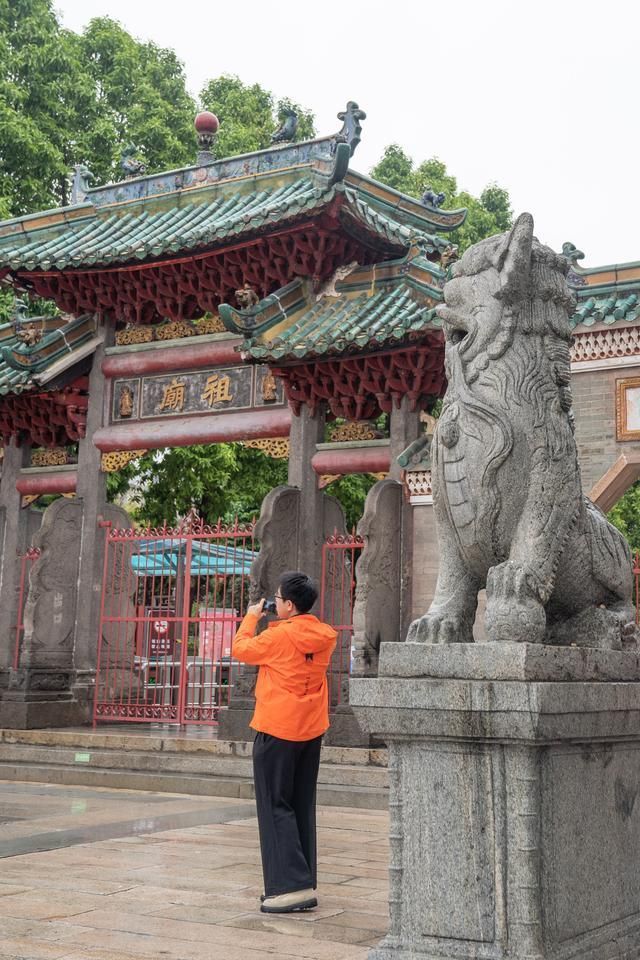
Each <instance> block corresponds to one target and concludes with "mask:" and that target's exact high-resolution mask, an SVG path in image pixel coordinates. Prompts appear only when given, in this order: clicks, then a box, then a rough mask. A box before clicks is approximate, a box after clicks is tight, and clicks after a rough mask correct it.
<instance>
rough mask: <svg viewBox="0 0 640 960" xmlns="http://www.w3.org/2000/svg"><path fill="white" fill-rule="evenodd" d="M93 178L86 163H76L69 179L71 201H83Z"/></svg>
mask: <svg viewBox="0 0 640 960" xmlns="http://www.w3.org/2000/svg"><path fill="white" fill-rule="evenodd" d="M95 179H96V178H95V177H94V175H93V174H92V173H91V170H90V169H89V167H88V166H87V165H86V163H76V164H75V165H74V168H73V178H72V180H71V203H84V201H85V200H86V199H87V192H88V191H89V189H90V185H91V181H92V180H95Z"/></svg>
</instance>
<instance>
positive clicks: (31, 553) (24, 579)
mask: <svg viewBox="0 0 640 960" xmlns="http://www.w3.org/2000/svg"><path fill="white" fill-rule="evenodd" d="M39 556H40V548H39V547H29V548H28V549H27V551H26V553H19V554H18V564H19V568H20V573H19V580H18V584H19V586H18V607H17V611H16V639H15V645H14V649H13V669H14V670H17V669H18V667H19V666H20V654H21V652H22V638H23V637H24V608H25V605H26V602H27V595H28V593H29V574H30V573H31V568H32V567H33V565H34V563H35V562H36V560H37V559H38V557H39Z"/></svg>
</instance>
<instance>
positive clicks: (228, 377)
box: [111, 366, 285, 423]
mask: <svg viewBox="0 0 640 960" xmlns="http://www.w3.org/2000/svg"><path fill="white" fill-rule="evenodd" d="M284 404H285V399H284V392H283V389H282V383H281V382H280V381H279V380H277V379H276V378H275V377H274V376H273V374H272V373H271V372H270V371H269V368H268V367H266V366H257V367H253V366H242V367H217V368H214V369H211V370H191V371H184V372H180V373H167V374H161V375H153V376H148V377H131V378H127V379H122V380H114V382H113V385H112V394H111V422H112V423H123V422H127V421H129V420H149V419H164V418H165V417H184V416H188V415H190V414H196V415H197V414H204V413H209V414H210V413H223V412H224V411H225V410H251V409H253V408H256V407H258V408H264V407H270V406H275V407H281V406H284Z"/></svg>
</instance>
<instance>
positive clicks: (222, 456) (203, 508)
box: [108, 443, 287, 526]
mask: <svg viewBox="0 0 640 960" xmlns="http://www.w3.org/2000/svg"><path fill="white" fill-rule="evenodd" d="M286 481H287V462H286V460H274V459H272V458H270V457H267V456H266V455H265V454H264V453H262V452H261V451H260V450H253V449H251V448H249V447H245V446H243V445H242V444H240V443H218V444H211V445H197V446H192V447H174V448H173V449H170V450H162V451H153V452H151V453H147V454H145V455H144V456H143V457H141V458H140V459H139V460H137V461H135V462H134V463H130V464H129V465H128V466H127V467H125V468H124V469H123V470H120V471H119V472H118V473H115V474H111V475H110V476H109V478H108V483H109V496H110V499H111V500H115V501H117V502H119V503H121V504H122V505H123V506H124V507H125V508H126V509H127V510H128V511H129V512H130V513H131V515H132V516H133V517H134V518H135V519H136V521H137V522H139V523H141V524H151V525H152V526H153V525H157V524H161V523H162V522H163V521H164V520H166V521H167V522H168V523H174V522H175V521H176V520H177V518H178V517H180V516H184V515H185V514H186V513H188V511H189V510H190V509H191V507H195V508H196V510H197V511H198V514H199V515H200V516H201V517H203V518H204V519H205V520H207V521H208V522H209V523H214V522H215V521H216V520H218V519H222V520H225V521H232V520H233V519H234V518H236V517H237V518H238V520H241V521H248V520H251V519H253V518H254V517H257V516H258V514H259V513H260V505H261V504H262V501H263V499H264V497H265V496H266V495H267V493H268V492H269V491H270V490H272V489H273V487H276V486H278V484H281V483H286Z"/></svg>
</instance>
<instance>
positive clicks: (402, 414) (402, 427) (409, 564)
mask: <svg viewBox="0 0 640 960" xmlns="http://www.w3.org/2000/svg"><path fill="white" fill-rule="evenodd" d="M421 431H422V428H421V424H420V411H419V410H410V409H409V399H408V397H403V398H402V401H401V403H400V406H399V407H396V406H395V405H394V406H393V408H392V410H391V417H390V423H389V438H390V443H389V454H390V457H391V464H390V467H389V478H390V479H392V480H398V481H401V480H402V474H403V470H402V467H401V466H400V464H399V463H398V460H397V458H398V457H399V456H400V454H401V453H402V452H403V450H406V449H407V447H408V446H409V445H410V444H411V443H413V442H414V440H417V439H418V437H419V436H420V433H421ZM400 510H401V518H400V567H399V576H400V605H399V610H400V634H401V636H400V637H399V638H398V639H400V640H404V638H405V637H406V635H407V630H408V628H409V624H410V623H411V619H412V618H411V606H412V590H413V582H412V581H413V551H414V541H413V510H412V508H411V505H410V504H409V502H408V500H407V499H406V497H405V498H403V499H402V500H401V504H400Z"/></svg>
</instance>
